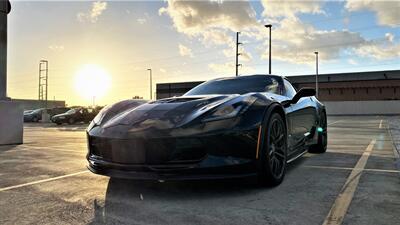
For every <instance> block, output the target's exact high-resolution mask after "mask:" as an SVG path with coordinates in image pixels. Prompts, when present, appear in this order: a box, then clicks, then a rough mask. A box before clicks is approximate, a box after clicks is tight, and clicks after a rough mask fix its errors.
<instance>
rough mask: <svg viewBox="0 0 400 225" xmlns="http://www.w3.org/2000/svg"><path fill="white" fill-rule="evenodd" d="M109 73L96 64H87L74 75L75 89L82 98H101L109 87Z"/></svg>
mask: <svg viewBox="0 0 400 225" xmlns="http://www.w3.org/2000/svg"><path fill="white" fill-rule="evenodd" d="M110 84H111V77H110V74H109V73H108V72H107V71H106V70H104V69H103V68H101V67H100V66H98V65H94V64H88V65H85V66H83V67H82V69H80V70H79V71H78V72H77V73H76V75H75V89H76V91H77V92H78V93H79V94H80V95H81V96H82V97H84V98H87V99H92V98H101V97H102V96H104V95H105V94H106V93H107V91H108V89H109V88H110Z"/></svg>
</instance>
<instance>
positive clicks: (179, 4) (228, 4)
mask: <svg viewBox="0 0 400 225" xmlns="http://www.w3.org/2000/svg"><path fill="white" fill-rule="evenodd" d="M159 14H160V15H168V16H169V17H171V19H172V22H173V26H174V27H175V29H176V30H177V31H178V32H180V33H184V34H186V35H188V36H189V37H192V38H194V37H196V38H200V39H201V40H202V42H203V43H204V44H206V45H211V44H216V45H220V44H231V43H232V35H233V34H234V32H236V31H240V30H246V29H249V28H251V27H254V26H257V25H258V24H257V21H256V18H255V16H256V13H255V11H254V9H253V8H252V7H251V5H250V3H249V2H247V1H176V0H168V6H167V7H163V8H161V9H160V10H159Z"/></svg>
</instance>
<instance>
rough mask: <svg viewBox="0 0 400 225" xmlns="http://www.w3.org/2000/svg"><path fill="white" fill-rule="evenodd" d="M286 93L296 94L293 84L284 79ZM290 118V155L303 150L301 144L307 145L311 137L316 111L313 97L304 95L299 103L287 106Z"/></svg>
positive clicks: (290, 95) (289, 95) (291, 96)
mask: <svg viewBox="0 0 400 225" xmlns="http://www.w3.org/2000/svg"><path fill="white" fill-rule="evenodd" d="M284 87H285V95H286V96H287V97H288V98H290V99H292V98H293V97H294V95H295V94H296V90H295V89H294V88H293V86H292V85H291V84H290V83H289V81H287V80H286V79H284ZM285 110H286V113H287V120H288V145H289V146H288V147H289V155H290V154H296V152H298V151H303V148H301V146H304V145H305V142H306V141H307V138H310V137H311V135H312V133H313V131H312V129H313V126H314V124H315V116H316V111H315V107H314V106H313V102H312V101H311V97H303V98H301V99H300V100H299V101H298V102H297V103H295V104H291V105H290V106H288V107H286V109H285Z"/></svg>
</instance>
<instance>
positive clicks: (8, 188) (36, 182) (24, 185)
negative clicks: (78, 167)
mask: <svg viewBox="0 0 400 225" xmlns="http://www.w3.org/2000/svg"><path fill="white" fill-rule="evenodd" d="M87 172H89V170H85V171H80V172H76V173H70V174H67V175H62V176H58V177H53V178H48V179H44V180H37V181H32V182H28V183H25V184H18V185H14V186H9V187H5V188H0V192H2V191H8V190H12V189H17V188H21V187H26V186H31V185H34V184H41V183H45V182H49V181H54V180H60V179H63V178H67V177H72V176H76V175H79V174H83V173H87Z"/></svg>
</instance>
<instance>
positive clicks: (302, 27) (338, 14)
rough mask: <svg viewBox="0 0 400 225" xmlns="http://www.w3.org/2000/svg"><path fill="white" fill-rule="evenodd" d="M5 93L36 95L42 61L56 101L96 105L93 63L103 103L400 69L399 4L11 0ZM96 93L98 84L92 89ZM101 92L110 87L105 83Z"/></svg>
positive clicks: (363, 2) (396, 2) (16, 95)
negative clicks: (163, 92) (224, 81)
mask: <svg viewBox="0 0 400 225" xmlns="http://www.w3.org/2000/svg"><path fill="white" fill-rule="evenodd" d="M11 4H12V10H11V13H10V14H9V16H8V19H9V21H8V25H9V27H8V95H9V96H10V97H12V98H26V99H36V98H37V95H38V87H37V84H38V63H39V60H41V59H46V60H48V61H49V99H53V97H54V96H55V98H56V99H59V100H66V101H67V104H68V105H77V104H82V105H89V104H91V98H90V97H88V96H87V94H86V95H84V93H85V91H82V90H80V89H82V88H83V87H82V86H84V85H77V83H79V82H81V80H80V79H79V78H78V79H77V78H76V76H77V74H79V73H80V72H82V71H85V68H86V69H87V68H88V65H89V67H90V65H92V66H93V65H95V67H96V68H99V69H101V71H103V72H104V73H106V74H107V76H108V77H109V79H106V81H105V82H107V83H108V86H109V87H108V89H107V88H105V89H107V90H106V91H105V92H104V95H103V96H96V102H97V103H98V104H101V105H104V104H110V103H112V102H115V101H118V100H122V99H126V98H131V97H133V96H135V95H139V96H143V97H144V98H147V99H148V98H149V77H148V71H147V70H146V69H147V68H152V70H153V82H154V87H153V90H154V91H155V83H163V82H175V81H193V80H208V79H212V78H216V77H221V76H232V75H234V72H235V68H234V51H235V48H234V45H235V36H236V34H235V32H236V31H240V32H241V36H240V39H241V40H240V41H241V42H242V43H243V45H242V46H241V49H240V52H241V53H242V56H240V58H239V61H240V63H241V64H243V66H242V67H241V69H240V74H243V75H245V74H254V73H267V71H268V51H267V50H268V30H267V29H266V28H265V27H264V26H263V25H264V24H268V23H271V24H272V25H273V29H272V48H273V50H272V59H273V62H272V72H273V73H274V74H280V75H285V76H292V75H300V74H313V73H314V72H315V61H314V60H315V56H314V51H319V52H320V73H335V72H351V71H371V70H392V69H400V2H399V1H386V2H382V1H374V2H372V1H359V0H357V1H356V0H348V1H329V2H327V1H301V2H298V1H285V2H280V1H269V0H264V1H250V2H248V1H235V2H233V1H185V2H181V1H174V0H169V1H151V2H149V1H146V2H144V1H142V2H140V1H122V2H121V1H108V2H103V1H99V2H93V1H42V2H31V1H11ZM88 88H92V87H88ZM103 88H104V87H103Z"/></svg>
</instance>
